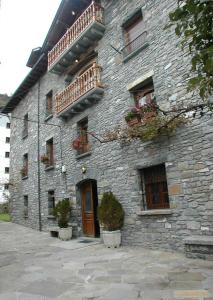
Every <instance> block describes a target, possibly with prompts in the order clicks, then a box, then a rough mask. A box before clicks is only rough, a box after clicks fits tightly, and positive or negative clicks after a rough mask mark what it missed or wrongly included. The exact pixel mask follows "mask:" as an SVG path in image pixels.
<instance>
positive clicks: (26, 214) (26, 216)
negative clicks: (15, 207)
mask: <svg viewBox="0 0 213 300" xmlns="http://www.w3.org/2000/svg"><path fill="white" fill-rule="evenodd" d="M24 217H25V218H28V196H27V195H24Z"/></svg>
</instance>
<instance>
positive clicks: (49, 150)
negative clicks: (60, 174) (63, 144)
mask: <svg viewBox="0 0 213 300" xmlns="http://www.w3.org/2000/svg"><path fill="white" fill-rule="evenodd" d="M46 155H47V156H48V158H49V162H48V164H46V169H47V168H51V167H54V162H55V160H54V141H53V138H51V139H49V140H47V141H46Z"/></svg>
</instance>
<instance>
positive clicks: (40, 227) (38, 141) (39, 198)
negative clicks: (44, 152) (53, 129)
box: [37, 78, 42, 231]
mask: <svg viewBox="0 0 213 300" xmlns="http://www.w3.org/2000/svg"><path fill="white" fill-rule="evenodd" d="M37 145H38V164H37V166H38V221H39V231H42V222H41V176H40V175H41V173H40V166H41V163H40V78H39V80H38V134H37Z"/></svg>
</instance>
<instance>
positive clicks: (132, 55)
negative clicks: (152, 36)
mask: <svg viewBox="0 0 213 300" xmlns="http://www.w3.org/2000/svg"><path fill="white" fill-rule="evenodd" d="M148 46H149V43H148V42H146V43H145V44H143V45H141V46H140V47H139V48H138V49H137V50H135V51H133V52H131V53H130V54H128V55H127V56H126V57H124V58H123V63H126V62H128V61H129V60H130V59H131V58H133V57H134V56H136V55H137V54H138V53H140V52H141V51H142V50H143V49H145V48H147V47H148ZM121 51H122V50H121Z"/></svg>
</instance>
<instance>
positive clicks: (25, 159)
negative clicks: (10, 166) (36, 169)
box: [21, 153, 28, 178]
mask: <svg viewBox="0 0 213 300" xmlns="http://www.w3.org/2000/svg"><path fill="white" fill-rule="evenodd" d="M21 174H22V178H25V177H27V176H28V154H27V153H26V154H24V155H23V167H22V169H21Z"/></svg>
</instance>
